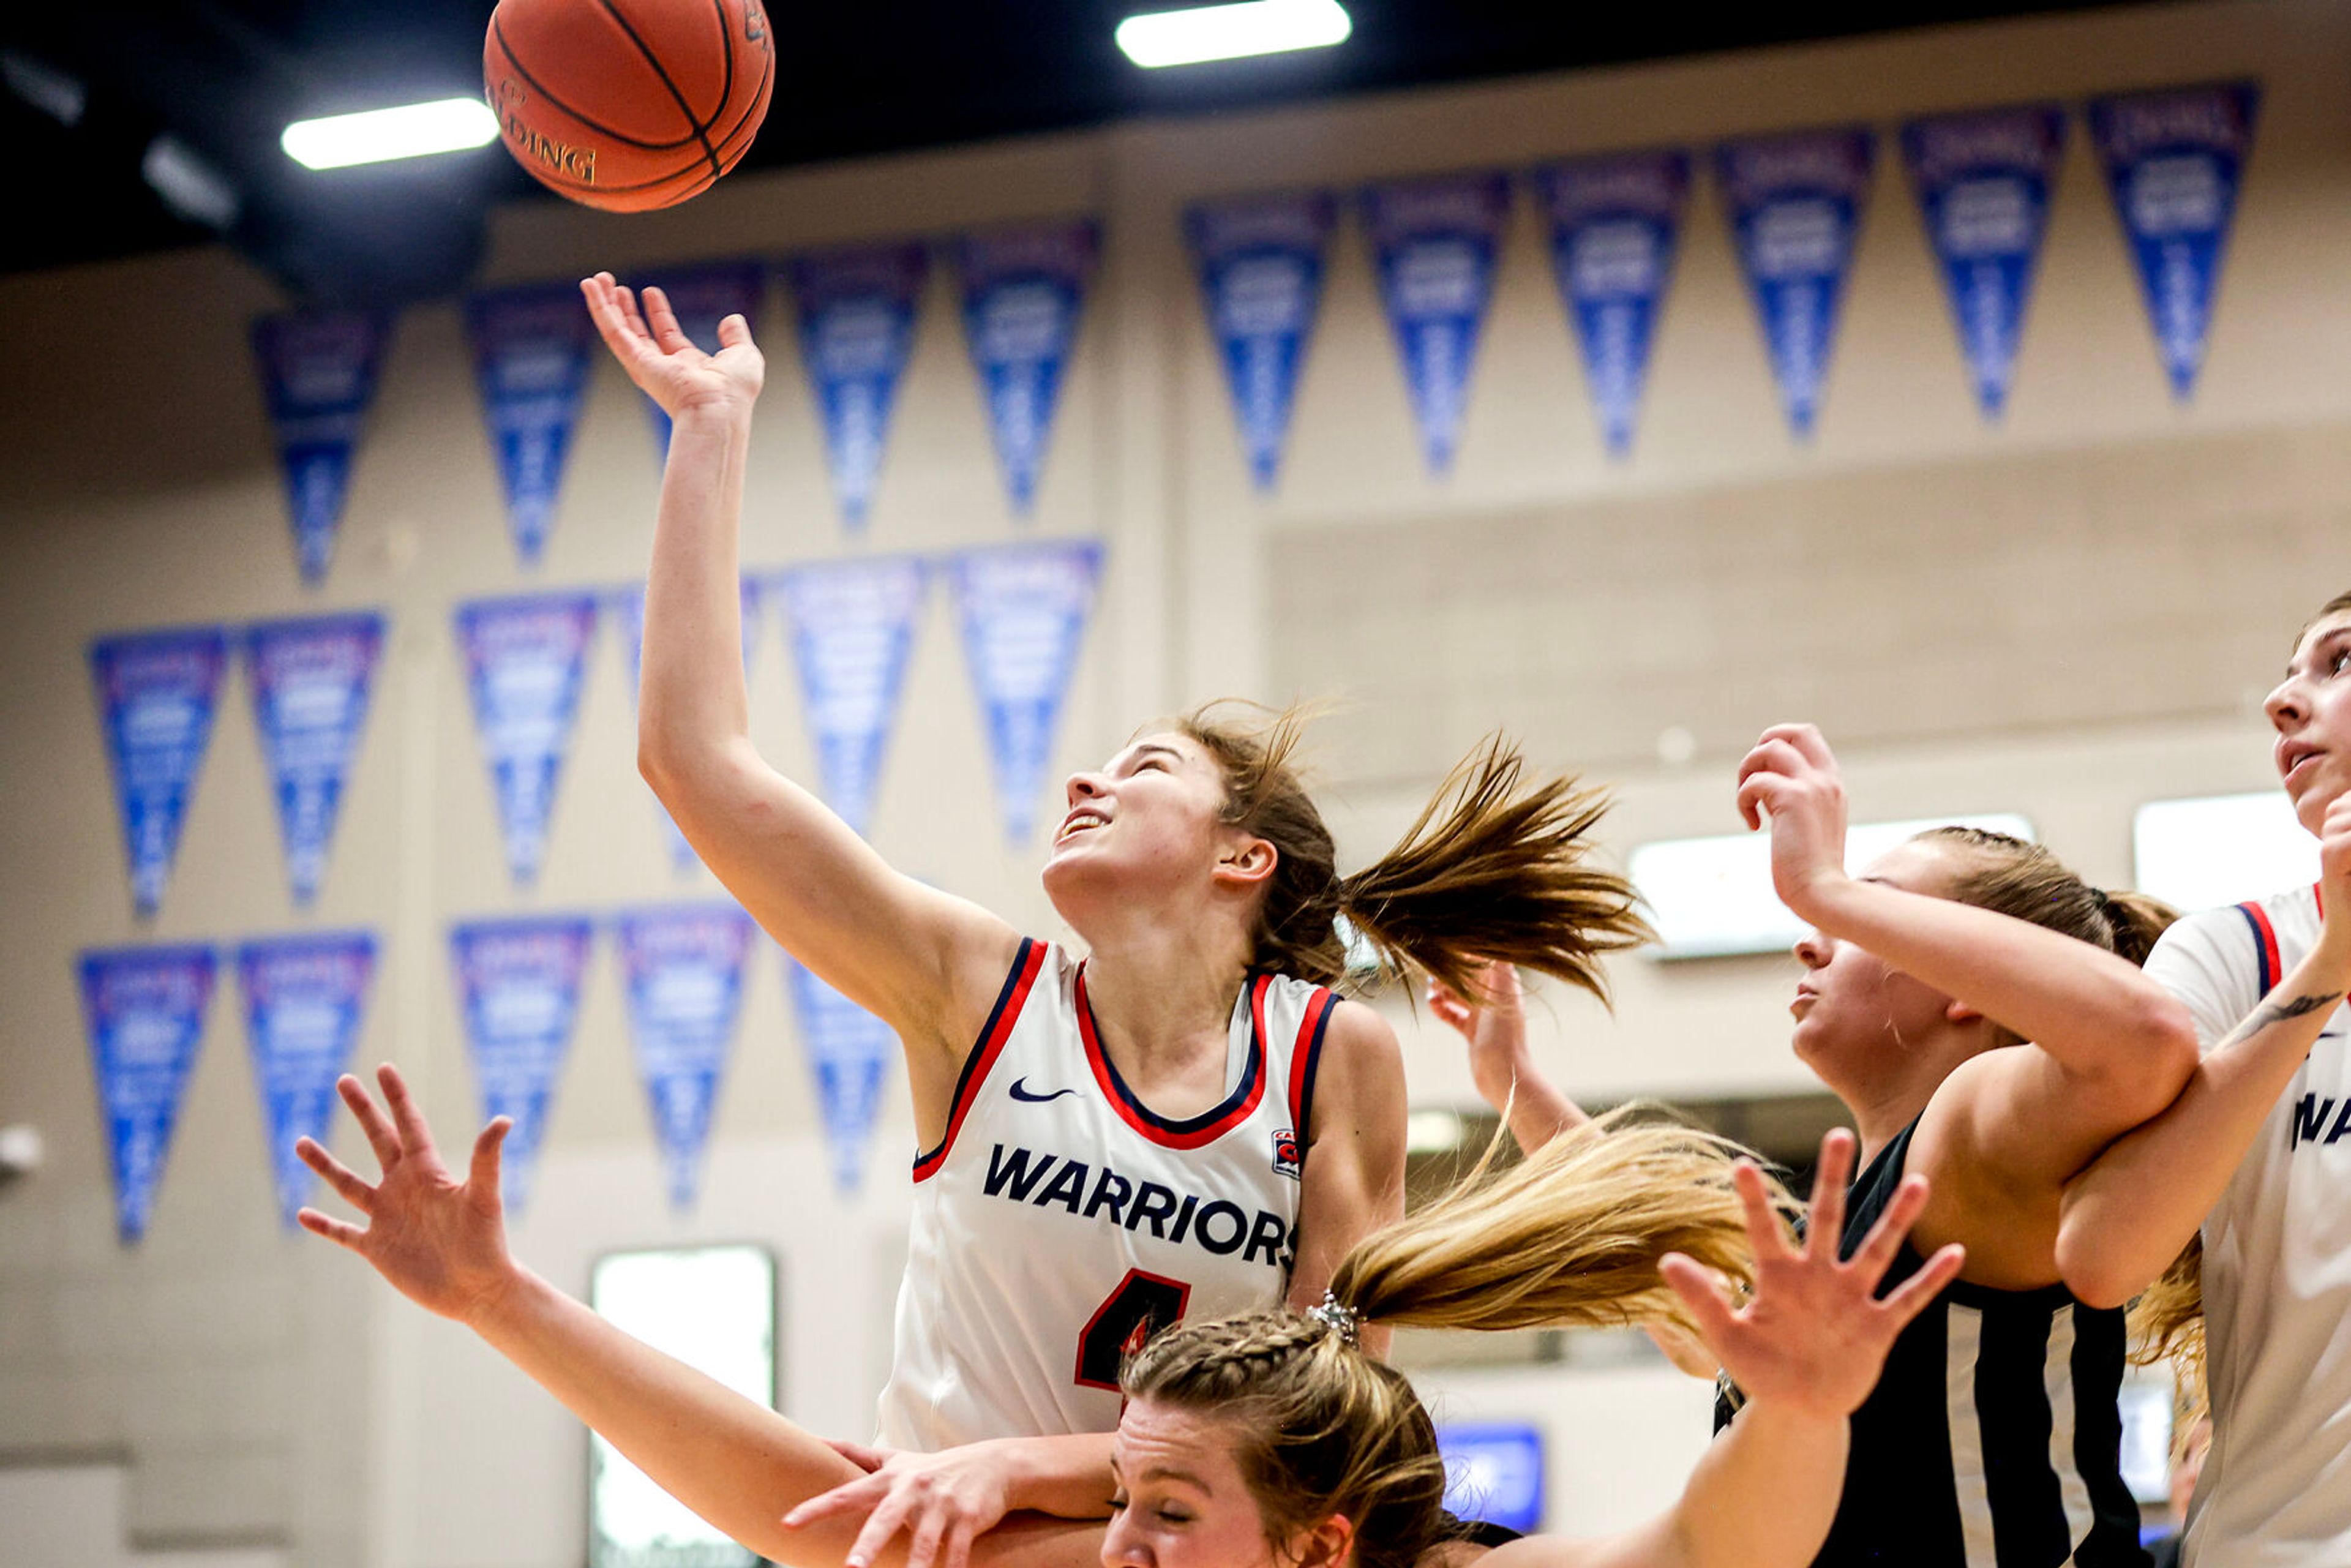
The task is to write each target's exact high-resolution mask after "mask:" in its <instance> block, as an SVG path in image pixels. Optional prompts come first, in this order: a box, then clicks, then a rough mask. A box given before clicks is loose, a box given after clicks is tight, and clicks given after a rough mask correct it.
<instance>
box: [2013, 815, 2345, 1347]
mask: <svg viewBox="0 0 2351 1568" xmlns="http://www.w3.org/2000/svg"><path fill="white" fill-rule="evenodd" d="M2319 868H2320V883H2319V885H2320V888H2321V890H2322V896H2323V899H2324V902H2325V910H2326V914H2325V920H2324V921H2323V922H2322V923H2321V924H2320V926H2319V932H2318V941H2317V942H2316V944H2314V946H2312V947H2311V950H2310V951H2309V952H2308V953H2306V954H2304V956H2303V959H2302V962H2300V963H2299V964H2296V965H2295V966H2294V967H2293V969H2292V970H2290V971H2288V973H2287V974H2286V976H2285V977H2284V978H2283V980H2281V981H2279V982H2278V984H2277V987H2276V988H2274V989H2273V990H2272V991H2271V992H2270V994H2269V995H2268V996H2266V997H2263V998H2262V1000H2261V1003H2260V1005H2259V1006H2257V1007H2256V1008H2254V1009H2253V1010H2252V1013H2250V1014H2248V1015H2247V1016H2246V1018H2245V1019H2244V1021H2243V1022H2242V1023H2241V1024H2239V1025H2238V1026H2237V1027H2236V1029H2235V1030H2232V1031H2231V1033H2230V1034H2229V1035H2228V1036H2226V1037H2225V1038H2224V1039H2222V1040H2220V1043H2219V1044H2218V1045H2216V1046H2214V1047H2213V1048H2212V1050H2211V1051H2210V1054H2208V1055H2207V1056H2206V1057H2205V1058H2204V1060H2203V1061H2202V1062H2201V1063H2199V1065H2198V1067H2197V1069H2196V1071H2195V1073H2194V1074H2193V1075H2192V1076H2191V1077H2190V1078H2189V1081H2188V1086H2187V1088H2186V1089H2184V1090H2182V1091H2181V1092H2180V1095H2179V1099H2178V1100H2176V1101H2175V1102H2173V1103H2172V1105H2171V1107H2170V1109H2168V1110H2167V1111H2165V1112H2164V1113H2162V1114H2161V1115H2159V1116H2158V1117H2156V1118H2155V1119H2154V1120H2153V1121H2151V1122H2149V1123H2147V1124H2146V1125H2145V1126H2143V1127H2140V1128H2139V1129H2137V1131H2136V1132H2134V1133H2132V1134H2130V1135H2129V1136H2127V1137H2125V1138H2123V1139H2121V1140H2119V1141H2117V1142H2116V1144H2115V1145H2114V1146H2113V1147H2111V1148H2109V1149H2107V1150H2106V1151H2105V1153H2104V1154H2102V1155H2099V1156H2098V1158H2097V1160H2096V1162H2095V1164H2093V1165H2092V1166H2090V1167H2089V1168H2088V1169H2087V1170H2085V1171H2084V1172H2082V1173H2081V1175H2079V1176H2075V1177H2074V1180H2073V1181H2071V1182H2069V1183H2068V1184H2066V1187H2065V1194H2064V1199H2063V1201H2062V1203H2061V1206H2060V1207H2059V1211H2058V1212H2059V1217H2060V1218H2059V1221H2058V1228H2057V1267H2058V1270H2059V1271H2060V1272H2061V1273H2062V1274H2063V1275H2064V1280H2065V1283H2066V1285H2067V1287H2068V1288H2070V1289H2071V1290H2072V1291H2073V1292H2074V1294H2075V1295H2076V1296H2079V1297H2080V1298H2081V1299H2082V1300H2083V1301H2087V1302H2088V1303H2089V1304H2090V1305H2092V1306H2120V1305H2122V1304H2123V1303H2124V1302H2125V1301H2128V1300H2130V1298H2131V1297H2133V1296H2135V1295H2137V1294H2138V1292H2139V1291H2143V1290H2145V1289H2146V1288H2147V1286H2148V1285H2150V1284H2152V1283H2154V1281H2156V1280H2157V1279H2158V1277H2159V1276H2161V1274H2162V1273H2163V1271H2164V1270H2166V1269H2168V1268H2169V1267H2170V1266H2171V1260H2173V1259H2174V1258H2177V1257H2178V1256H2179V1253H2180V1250H2181V1249H2183V1248H2185V1247H2186V1246H2187V1245H2188V1243H2189V1240H2190V1239H2193V1238H2194V1237H2195V1235H2196V1233H2197V1231H2198V1230H2199V1228H2201V1227H2202V1226H2203V1223H2204V1217H2205V1216H2206V1215H2207V1214H2209V1213H2210V1212H2211V1209H2212V1206H2213V1205H2214V1204H2215V1203H2218V1202H2219V1201H2220V1195H2221V1194H2222V1193H2223V1192H2225V1191H2227V1190H2228V1186H2229V1181H2230V1178H2231V1177H2232V1176H2235V1174H2236V1171H2237V1166H2239V1165H2240V1164H2241V1163H2242V1161H2243V1160H2244V1157H2245V1155H2246V1152H2247V1151H2248V1150H2250V1149H2251V1148H2252V1145H2253V1140H2254V1138H2255V1137H2257V1136H2259V1135H2260V1134H2261V1130H2262V1123H2263V1122H2264V1121H2265V1120H2267V1118H2268V1116H2269V1113H2270V1112H2271V1110H2272V1109H2273V1107H2275V1105H2276V1104H2277V1102H2278V1097H2279V1096H2280V1095H2281V1094H2283V1093H2284V1092H2285V1090H2286V1086H2287V1085H2288V1084H2290V1083H2292V1082H2294V1073H2295V1072H2296V1071H2299V1070H2300V1068H2301V1066H2302V1063H2303V1061H2304V1058H2306V1057H2307V1056H2308V1055H2309V1054H2310V1051H2311V1048H2312V1047H2313V1046H2314V1044H2315V1043H2316V1042H2317V1040H2318V1034H2319V1031H2320V1030H2323V1029H2325V1027H2326V1020H2327V1019H2330V1018H2332V1017H2333V1016H2334V1014H2335V1009H2336V1008H2337V1007H2338V1006H2340V1005H2341V1003H2342V1001H2343V998H2344V995H2345V993H2346V991H2351V797H2346V799H2344V800H2337V801H2336V802H2335V804H2334V806H2333V807H2331V808H2330V809H2329V810H2328V811H2327V814H2326V820H2325V826H2324V830H2323V831H2322V832H2321V834H2320V837H2319Z"/></svg>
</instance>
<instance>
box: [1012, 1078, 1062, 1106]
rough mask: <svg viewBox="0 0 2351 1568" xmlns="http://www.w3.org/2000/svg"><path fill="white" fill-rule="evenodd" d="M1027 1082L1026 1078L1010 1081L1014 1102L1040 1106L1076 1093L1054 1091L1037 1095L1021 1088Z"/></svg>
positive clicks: (1060, 1090)
mask: <svg viewBox="0 0 2351 1568" xmlns="http://www.w3.org/2000/svg"><path fill="white" fill-rule="evenodd" d="M1027 1082H1029V1081H1028V1080H1027V1079H1026V1078H1016V1079H1014V1080H1013V1081H1012V1097H1013V1098H1014V1099H1015V1100H1020V1101H1025V1102H1027V1103H1029V1104H1031V1105H1042V1104H1043V1103H1045V1102H1046V1101H1048V1100H1059V1099H1060V1098H1061V1096H1062V1095H1064V1094H1075V1093H1076V1092H1077V1091H1076V1090H1074V1089H1056V1090H1054V1091H1053V1092H1051V1093H1050V1094H1038V1093H1034V1092H1031V1091H1029V1089H1026V1088H1024V1087H1023V1085H1024V1084H1026V1083H1027Z"/></svg>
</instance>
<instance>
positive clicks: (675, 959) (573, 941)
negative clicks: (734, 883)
mask: <svg viewBox="0 0 2351 1568" xmlns="http://www.w3.org/2000/svg"><path fill="white" fill-rule="evenodd" d="M600 927H601V928H603V929H606V930H609V931H610V933H611V937H612V942H613V946H614V947H615V949H616V951H617V955H618V957H619V960H620V964H621V968H622V981H623V984H624V986H625V988H626V992H627V1002H628V1019H629V1033H630V1037H631V1040H632V1045H633V1048H634V1055H635V1059H636V1068H637V1074H638V1077H639V1079H640V1080H641V1082H643V1086H644V1090H645V1094H646V1098H647V1101H648V1103H649V1105H650V1108H651V1111H652V1115H653V1134H654V1140H655V1143H656V1145H658V1147H659V1150H660V1159H661V1167H662V1177H663V1185H664V1189H665V1191H666V1193H667V1196H668V1198H669V1203H670V1206H671V1207H672V1209H673V1210H674V1211H675V1212H678V1213H681V1214H683V1213H685V1212H687V1211H689V1210H690V1209H692V1207H694V1204H695V1198H696V1197H697V1195H698V1192H699V1188H700V1183H701V1171H702V1162H703V1152H704V1148H705V1145H706V1144H707V1142H708V1139H709V1134H710V1124H711V1116H712V1112H713V1109H714V1107H715V1106H716V1103H717V1097H718V1092H719V1089H720V1085H721V1084H722V1082H724V1079H725V1076H726V1065H727V1058H728V1056H729V1055H730V1053H731V1052H732V1051H733V1047H734V1040H735V1035H736V1024H737V1016H738V1014H739V1012H740V1009H741V1003H742V998H743V976H744V968H745V963H746V960H747V958H748V957H749V956H750V954H751V952H752V950H753V948H754V947H755V946H768V947H773V946H774V944H773V943H770V942H767V941H765V940H764V939H763V938H761V937H759V936H758V928H757V927H756V926H754V925H753V924H752V922H751V918H750V916H749V915H746V914H744V913H743V911H742V910H741V909H739V908H737V906H735V905H734V904H674V905H664V906H650V907H644V908H638V909H632V910H628V911H625V912H623V913H622V914H619V915H613V916H610V917H606V918H601V919H599V918H595V917H591V916H589V915H530V916H523V917H517V918H510V919H499V920H486V921H479V922H475V923H471V924H466V925H457V926H455V927H454V928H452V930H451V931H450V933H449V962H450V971H451V976H452V978H453V979H454V981H455V986H456V989H457V996H458V1003H459V1008H460V1010H461V1012H462V1013H463V1016H464V1019H465V1040H466V1045H467V1051H468V1055H469V1056H470V1058H471V1060H472V1063H473V1067H474V1075H475V1086H476V1089H477V1091H478V1103H479V1104H480V1107H481V1113H482V1116H483V1118H484V1120H487V1119H488V1118H490V1117H493V1116H511V1117H512V1118H514V1130H513V1131H512V1132H511V1133H510V1134H508V1135H507V1145H506V1160H505V1172H504V1177H503V1181H504V1192H503V1196H504V1197H505V1200H506V1203H507V1207H509V1208H510V1209H513V1210H516V1211H517V1212H519V1211H520V1210H521V1209H522V1207H524V1205H525V1203H526V1201H527V1200H528V1196H529V1190H530V1180H531V1176H532V1174H533V1172H534V1170H535V1168H536V1166H537V1162H538V1148H539V1144H540V1140H541V1138H542V1136H543V1134H544V1133H545V1130H546V1126H547V1122H548V1117H549V1112H550V1110H551V1108H552V1106H553V1103H554V1096H555V1090H556V1085H557V1083H558V1082H559V1080H560V1078H561V1076H562V1071H563V1067H564V1063H565V1061H566V1060H567V1058H568V1057H569V1052H570V1046H571V1037H572V1032H573V1026H574V1024H575V1023H576V1021H577V1019H578V1016H579V1011H580V989H581V984H582V981H583V979H584V978H585V977H586V974H587V971H588V967H589V964H590V959H591V957H592V955H593V949H594V946H595V943H596V937H597V934H598V931H599V929H600ZM777 951H778V953H780V952H781V949H777ZM377 956H378V951H377V941H376V937H375V936H374V934H373V933H371V932H367V931H329V932H310V933H304V934H301V935H298V936H272V937H265V938H256V939H254V940H251V941H247V942H244V943H242V944H239V945H238V946H236V947H235V948H234V949H227V950H223V951H220V952H215V950H214V948H212V947H210V946H199V945H182V946H145V947H118V948H109V949H103V950H99V951H92V952H87V953H84V954H82V955H81V956H80V959H79V961H78V977H79V981H80V988H81V1002H82V1017H83V1021H84V1024H85V1025H86V1027H87V1029H88V1031H89V1048H90V1059H91V1064H92V1067H93V1070H94V1071H95V1074H96V1077H97V1083H98V1098H99V1113H100V1120H101V1123H102V1124H103V1126H104V1127H105V1129H106V1135H107V1145H108V1153H109V1155H110V1164H111V1167H112V1170H113V1173H114V1190H115V1227H116V1231H117V1234H118V1235H119V1236H120V1238H121V1239H122V1240H123V1241H124V1242H126V1243H130V1242H135V1241H137V1240H138V1239H140V1238H141V1236H143V1235H144V1234H145V1232H146V1229H147V1226H148V1221H149V1218H150V1217H151V1216H152V1212H153V1207H154V1201H155V1195H156V1191H157V1188H158V1186H160V1184H161V1181H162V1172H163V1166H164V1161H165V1156H166V1155H167V1154H168V1153H169V1152H170V1148H171V1144H172V1132H173V1129H174V1127H175V1125H176V1124H177V1122H178V1118H179V1110H180V1104H181V1102H182V1100H183V1097H184V1095H185V1092H186V1089H187V1084H188V1081H189V1079H190V1077H191V1076H192V1075H193V1072H194V1071H195V1067H196V1063H197V1061H198V1058H199V1056H200V1054H201V1051H202V1047H203V1044H204V1033H205V1027H206V1022H207V1019H208V1018H209V1017H210V1013H211V1009H212V998H213V991H214V984H215V978H216V976H217V972H218V970H219V968H220V967H222V964H223V961H224V960H225V961H226V962H227V963H228V964H229V965H230V966H232V967H234V968H235V973H236V975H237V977H238V981H239V988H240V990H241V991H242V993H243V997H244V1002H245V1009H244V1010H245V1020H246V1040H247V1042H248V1044H249V1045H250V1047H251V1053H252V1062H253V1075H254V1087H255V1089H256V1092H257V1093H258V1095H259V1098H260V1101H261V1106H262V1122H263V1126H264V1129H265V1134H266V1138H267V1140H268V1142H267V1151H268V1160H269V1168H270V1176H271V1180H272V1184H273V1186H274V1187H275V1189H276V1194H277V1205H278V1211H279V1215H280V1218H281V1219H282V1221H283V1223H284V1224H285V1225H286V1226H287V1227H288V1228H291V1227H292V1226H293V1225H294V1224H295V1215H296V1212H297V1211H298V1209H299V1208H301V1207H302V1206H303V1205H304V1204H306V1203H309V1202H312V1201H313V1200H314V1179H313V1177H312V1176H311V1174H310V1171H309V1169H308V1167H307V1166H304V1165H303V1164H302V1163H301V1161H300V1160H299V1159H298V1158H297V1157H296V1155H295V1153H294V1144H295V1140H296V1139H298V1138H300V1137H304V1136H308V1137H310V1138H313V1139H316V1140H318V1141H319V1142H320V1143H322V1144H323V1143H325V1142H327V1141H328V1137H329V1131H330V1123H331V1122H332V1121H333V1120H334V1115H335V1112H334V1106H335V1081H336V1079H337V1078H338V1077H339V1076H340V1074H342V1073H343V1072H345V1071H350V1065H351V1063H350V1058H351V1052H352V1050H353V1048H354V1047H355V1045H356V1044H357V1042H358V1040H359V1038H360V1027H361V1024H362V1022H363V1019H364V1017H365V1013H366V1009H367V1004H368V998H369V994H370V992H371V989H372V988H373V983H374V979H375V972H376V967H377ZM784 967H785V972H786V975H787V977H788V984H789V988H790V991H791V996H792V1002H793V1007H794V1010H795V1012H796V1014H797V1015H798V1018H799V1025H800V1033H801V1037H802V1040H803V1041H804V1043H805V1045H806V1049H807V1055H808V1059H809V1064H810V1070H811V1072H812V1075H813V1078H814V1082H815V1088H816V1092H817V1102H818V1106H819V1109H820V1113H821V1117H822V1121H823V1125H824V1129H825V1136H826V1139H827V1142H828V1144H829V1145H830V1148H831V1165H832V1174H833V1180H834V1185H835V1186H836V1188H837V1189H838V1190H839V1191H841V1192H842V1193H844V1194H846V1193H851V1192H853V1191H855V1190H856V1189H857V1187H858V1186H860V1185H861V1183H862V1179H863V1174H864V1169H865V1164H866V1157H867V1153H868V1148H869V1145H870V1144H871V1142H872V1129H873V1122H874V1116H875V1111H876V1103H877V1099H878V1096H879V1095H880V1093H881V1089H882V1084H883V1080H884V1079H885V1077H886V1076H887V1075H888V1071H889V1065H890V1062H891V1061H892V1060H893V1057H894V1056H895V1054H896V1051H897V1049H898V1046H897V1037H896V1036H895V1035H894V1034H893V1033H892V1032H891V1030H890V1029H889V1028H888V1026H887V1025H885V1024H883V1022H882V1021H881V1020H880V1019H877V1018H875V1017H874V1016H873V1015H872V1014H871V1013H869V1012H867V1011H865V1010H864V1009H862V1008H860V1007H858V1006H857V1005H856V1004H855V1003H853V1002H852V1001H850V1000H849V999H848V998H845V997H843V996H841V994H840V993H839V992H838V991H835V990H833V989H832V988H831V987H829V986H827V985H826V984H825V983H824V982H823V981H821V980H820V979H818V978H817V977H815V976H814V975H812V974H810V972H809V971H808V970H807V969H805V968H803V967H801V966H800V965H799V964H797V963H794V962H793V961H792V960H791V959H790V958H789V956H786V957H785V958H784ZM453 1157H457V1158H460V1159H461V1162H462V1156H460V1155H457V1154H456V1152H455V1151H453Z"/></svg>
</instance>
